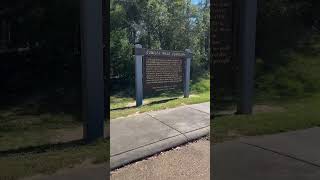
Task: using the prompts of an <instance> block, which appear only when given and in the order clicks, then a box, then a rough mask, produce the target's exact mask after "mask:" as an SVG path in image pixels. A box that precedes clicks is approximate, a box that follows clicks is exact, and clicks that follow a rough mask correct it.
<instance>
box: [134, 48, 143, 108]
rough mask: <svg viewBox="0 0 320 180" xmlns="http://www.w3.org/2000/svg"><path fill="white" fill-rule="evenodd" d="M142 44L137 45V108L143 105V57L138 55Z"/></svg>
mask: <svg viewBox="0 0 320 180" xmlns="http://www.w3.org/2000/svg"><path fill="white" fill-rule="evenodd" d="M141 48H142V45H141V44H136V45H135V82H136V106H137V107H139V106H142V105H143V75H142V66H143V62H142V55H141V54H138V53H137V52H138V49H141Z"/></svg>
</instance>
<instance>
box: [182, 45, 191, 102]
mask: <svg viewBox="0 0 320 180" xmlns="http://www.w3.org/2000/svg"><path fill="white" fill-rule="evenodd" d="M191 59H192V52H191V50H190V49H186V63H185V72H184V74H185V76H184V78H185V79H184V91H183V92H184V98H189V95H190V67H191Z"/></svg>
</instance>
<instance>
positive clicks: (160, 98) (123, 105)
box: [110, 76, 210, 119]
mask: <svg viewBox="0 0 320 180" xmlns="http://www.w3.org/2000/svg"><path fill="white" fill-rule="evenodd" d="M127 94H129V93H127V92H119V93H117V94H114V95H112V96H111V97H110V102H111V103H110V110H111V111H110V117H111V119H115V118H118V117H125V116H128V115H131V114H136V113H143V112H148V111H156V110H161V109H166V108H174V107H178V106H182V105H186V104H197V103H202V102H208V101H210V80H209V77H208V76H207V77H205V78H202V79H200V80H198V81H196V82H191V93H190V97H189V98H183V92H182V91H181V92H171V93H162V94H159V95H157V96H154V97H150V98H145V99H144V105H143V106H141V107H135V99H134V98H133V97H128V95H127Z"/></svg>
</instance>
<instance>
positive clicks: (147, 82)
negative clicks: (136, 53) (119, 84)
mask: <svg viewBox="0 0 320 180" xmlns="http://www.w3.org/2000/svg"><path fill="white" fill-rule="evenodd" d="M184 72H185V52H173V51H158V50H147V52H146V55H145V56H144V59H143V75H144V76H143V91H144V94H145V95H151V94H152V93H156V92H160V91H169V90H179V89H180V90H183V82H184Z"/></svg>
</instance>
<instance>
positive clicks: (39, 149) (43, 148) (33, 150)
mask: <svg viewBox="0 0 320 180" xmlns="http://www.w3.org/2000/svg"><path fill="white" fill-rule="evenodd" d="M108 139H109V138H104V139H103V140H108ZM93 143H94V142H93ZM93 143H88V142H87V141H85V140H84V139H79V140H72V141H68V142H60V143H51V144H50V143H49V144H43V145H39V146H28V147H21V148H18V149H9V150H2V151H0V157H7V156H12V155H17V154H39V153H46V152H50V151H59V150H65V149H68V148H79V147H83V146H88V145H90V144H93Z"/></svg>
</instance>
